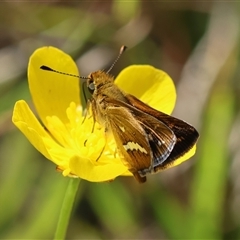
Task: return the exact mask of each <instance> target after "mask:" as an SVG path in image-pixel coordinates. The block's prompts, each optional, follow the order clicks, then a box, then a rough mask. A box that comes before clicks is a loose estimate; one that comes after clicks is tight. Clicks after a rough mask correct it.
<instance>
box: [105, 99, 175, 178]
mask: <svg viewBox="0 0 240 240" xmlns="http://www.w3.org/2000/svg"><path fill="white" fill-rule="evenodd" d="M105 101H106V102H108V104H107V106H108V107H107V109H106V111H107V113H106V118H107V122H108V123H109V124H110V126H111V129H112V132H113V135H114V138H115V140H116V142H117V146H118V148H119V150H120V151H121V153H122V154H123V156H124V157H125V159H126V160H127V162H128V164H129V165H130V169H134V171H138V172H139V173H140V174H141V175H145V174H146V173H149V172H153V171H154V167H155V166H157V165H159V164H161V163H162V162H164V161H165V160H166V159H167V158H168V156H169V155H170V154H171V151H172V149H173V147H174V145H175V142H176V137H175V135H174V133H173V132H172V130H171V129H170V128H168V127H167V126H166V125H165V124H163V123H162V122H160V121H159V120H157V119H156V118H154V117H153V116H151V115H148V114H146V113H144V112H142V111H140V110H138V109H136V108H133V107H132V106H131V105H128V104H126V103H123V102H121V101H118V100H115V99H111V100H109V101H108V99H105ZM130 171H131V170H130Z"/></svg>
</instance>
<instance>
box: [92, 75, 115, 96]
mask: <svg viewBox="0 0 240 240" xmlns="http://www.w3.org/2000/svg"><path fill="white" fill-rule="evenodd" d="M113 81H114V79H113V77H112V76H111V75H109V74H108V73H106V72H104V71H97V72H93V73H91V74H89V76H88V79H87V88H88V90H89V92H90V93H91V94H92V95H93V94H97V93H99V92H100V91H101V92H102V91H103V90H104V89H107V88H108V87H110V86H112V85H113Z"/></svg>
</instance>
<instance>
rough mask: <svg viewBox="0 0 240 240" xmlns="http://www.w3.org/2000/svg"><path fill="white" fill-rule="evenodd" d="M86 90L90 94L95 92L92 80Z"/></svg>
mask: <svg viewBox="0 0 240 240" xmlns="http://www.w3.org/2000/svg"><path fill="white" fill-rule="evenodd" d="M88 90H89V92H90V93H91V94H93V92H94V90H95V84H94V82H93V80H92V79H90V80H89V82H88Z"/></svg>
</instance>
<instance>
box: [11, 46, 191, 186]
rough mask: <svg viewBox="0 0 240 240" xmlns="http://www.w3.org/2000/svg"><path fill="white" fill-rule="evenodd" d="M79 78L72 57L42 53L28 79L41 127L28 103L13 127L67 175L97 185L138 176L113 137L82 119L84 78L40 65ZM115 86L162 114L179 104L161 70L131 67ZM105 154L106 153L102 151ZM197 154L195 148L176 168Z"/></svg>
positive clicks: (18, 112) (22, 103)
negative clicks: (125, 161)
mask: <svg viewBox="0 0 240 240" xmlns="http://www.w3.org/2000/svg"><path fill="white" fill-rule="evenodd" d="M42 65H46V66H49V67H51V68H53V69H56V70H59V71H63V72H66V73H71V74H75V75H79V73H78V70H77V67H76V65H75V63H74V61H73V60H72V59H71V57H70V56H68V55H67V54H65V53H64V52H62V51H60V50H59V49H56V48H54V47H43V48H40V49H38V50H36V51H35V52H34V53H33V55H32V56H31V58H30V61H29V66H28V81H29V88H30V92H31V95H32V99H33V102H34V105H35V108H36V111H37V113H38V116H39V118H40V121H41V123H40V122H39V120H38V119H37V118H36V116H35V115H34V114H33V112H32V111H31V110H30V108H29V106H28V104H27V103H26V102H25V101H24V100H20V101H18V102H16V104H15V107H14V112H13V117H12V120H13V123H14V124H15V125H16V126H17V127H18V128H19V129H20V130H21V131H22V132H23V134H24V135H25V136H26V137H27V138H28V140H29V141H30V142H31V144H32V145H33V146H34V147H35V148H36V149H37V150H38V151H39V152H41V153H42V154H43V155H44V156H45V157H46V158H47V159H49V160H51V161H52V162H54V163H55V164H56V165H57V168H58V169H59V170H60V171H62V173H63V175H64V176H75V177H80V178H83V179H86V180H88V181H93V182H102V181H108V180H112V179H114V178H116V177H117V176H120V175H125V176H127V175H129V176H132V174H131V173H130V172H129V171H128V169H127V167H126V166H125V165H124V164H123V161H122V159H121V156H119V155H118V153H117V151H116V149H117V147H116V144H115V141H114V139H113V138H111V137H110V138H108V142H107V144H106V141H107V140H106V137H105V133H104V129H103V128H102V127H101V126H100V125H98V124H97V123H96V125H95V128H94V132H93V133H92V128H93V118H92V117H91V116H88V117H87V118H86V119H85V120H84V118H83V117H82V107H81V103H80V97H79V96H80V93H79V92H80V90H79V80H78V79H77V78H74V77H71V76H66V75H61V74H57V73H54V72H49V71H43V70H41V69H40V66H42ZM115 83H116V84H117V85H118V86H119V87H120V88H121V89H122V90H124V91H125V92H128V93H131V94H133V95H135V96H136V97H137V98H139V99H140V100H142V101H143V102H145V103H147V104H149V105H150V106H152V107H154V108H155V109H157V110H160V111H162V112H165V113H167V114H170V113H171V112H172V110H173V107H174V105H175V100H176V93H175V87H174V84H173V82H172V80H171V78H170V77H169V76H168V75H167V74H166V73H164V72H163V71H161V70H158V69H155V68H153V67H151V66H147V65H139V66H137V65H136V66H135V65H133V66H129V67H128V68H125V69H124V70H123V71H122V72H121V73H120V74H119V76H118V77H117V78H116V81H115ZM102 151H103V152H102ZM194 152H195V147H194V148H192V149H191V150H190V151H189V152H188V153H187V154H186V155H184V156H183V157H181V158H180V159H178V160H177V161H175V162H174V164H173V166H175V165H177V164H179V163H181V162H183V161H185V160H186V159H188V158H189V157H191V156H192V155H193V154H194Z"/></svg>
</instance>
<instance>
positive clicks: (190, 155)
mask: <svg viewBox="0 0 240 240" xmlns="http://www.w3.org/2000/svg"><path fill="white" fill-rule="evenodd" d="M196 148H197V147H196V144H195V145H194V146H193V147H192V148H191V149H190V150H189V151H188V152H187V153H185V154H184V155H183V156H182V157H180V158H178V159H176V160H175V161H174V162H173V163H172V164H171V165H170V166H169V167H174V166H177V165H179V164H181V163H182V162H184V161H186V160H188V159H190V158H191V157H192V156H193V155H194V154H195V152H196Z"/></svg>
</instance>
